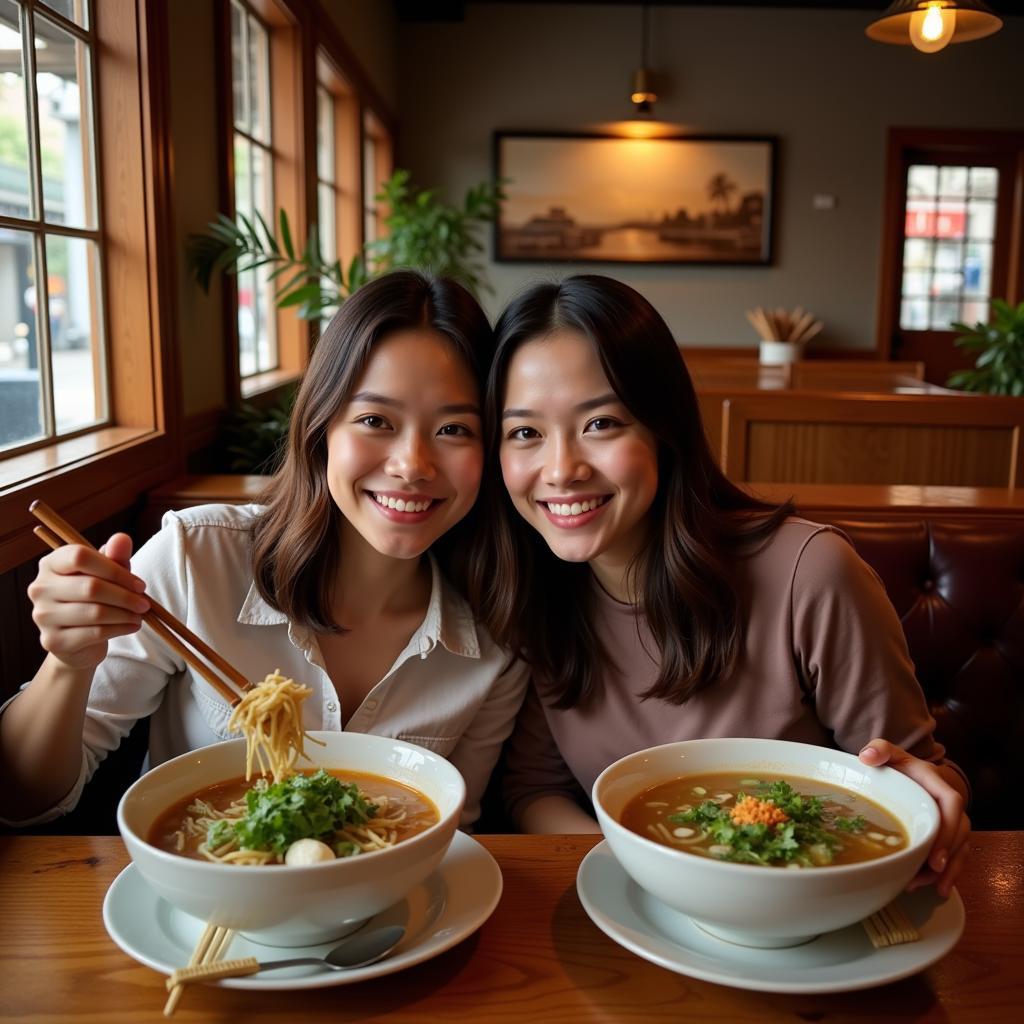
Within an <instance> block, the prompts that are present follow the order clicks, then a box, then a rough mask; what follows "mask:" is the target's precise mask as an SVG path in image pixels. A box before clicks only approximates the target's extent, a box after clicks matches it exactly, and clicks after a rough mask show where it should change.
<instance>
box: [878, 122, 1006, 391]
mask: <svg viewBox="0 0 1024 1024" xmlns="http://www.w3.org/2000/svg"><path fill="white" fill-rule="evenodd" d="M915 152H917V153H920V152H924V153H925V154H927V156H928V157H929V162H933V161H931V160H930V158H931V157H932V156H935V155H941V156H942V158H943V159H945V161H946V163H948V164H951V165H955V164H957V161H958V160H959V161H963V162H965V163H967V164H971V163H980V162H984V161H985V160H987V159H997V160H998V161H999V162H1000V163H1001V164H1002V168H1003V173H1002V174H1001V175H1000V183H999V192H998V196H997V204H998V206H997V210H1001V211H1002V216H1003V217H1004V218H1005V220H1006V225H1007V227H1006V231H1005V233H1004V237H1003V238H1002V239H1001V240H1000V244H998V245H997V247H996V249H995V250H994V252H993V267H992V283H991V296H992V297H993V298H1006V299H1007V300H1008V301H1009V302H1012V303H1016V302H1020V301H1021V298H1022V297H1024V132H1012V131H977V130H959V129H942V128H890V129H889V140H888V151H887V157H886V175H885V203H884V210H885V213H884V222H883V233H882V259H881V276H880V281H879V302H878V320H877V332H876V347H877V351H878V356H879V358H881V359H892V358H896V359H911V358H912V359H925V361H926V363H928V364H929V367H928V374H927V376H928V379H929V380H931V381H934V382H935V383H939V384H944V383H945V380H946V377H947V376H948V373H949V372H950V371H952V370H953V369H957V368H960V367H961V366H971V365H973V360H972V359H971V358H970V356H969V354H967V353H962V352H960V350H958V349H954V348H953V347H952V339H953V338H954V336H955V333H956V332H955V331H938V330H922V331H914V332H913V333H914V334H915V335H918V336H920V337H921V338H922V339H923V341H924V343H925V345H927V346H929V348H932V349H934V355H933V357H932V358H931V359H927V358H926V357H925V356H923V355H921V354H919V353H918V351H917V350H916V349H913V348H911V349H908V348H907V346H906V345H905V344H902V331H901V328H900V325H899V318H900V305H901V295H900V290H901V289H900V286H901V283H902V271H903V245H904V240H905V238H904V235H905V210H906V198H907V197H906V178H907V167H908V166H909V165H910V163H912V162H913V161H914V158H915V157H914V154H915ZM1007 175H1008V176H1007ZM997 215H998V214H997ZM943 342H946V343H947V344H946V345H945V346H943V345H942V343H943Z"/></svg>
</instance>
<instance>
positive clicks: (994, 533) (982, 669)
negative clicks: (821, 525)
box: [809, 515, 1024, 828]
mask: <svg viewBox="0 0 1024 1024" xmlns="http://www.w3.org/2000/svg"><path fill="white" fill-rule="evenodd" d="M809 517H810V518H816V519H819V520H821V519H822V518H824V517H821V516H813V515H812V516H809ZM828 519H829V521H830V522H832V524H833V525H835V526H837V527H838V528H839V529H841V530H843V531H844V533H846V534H847V536H848V537H849V538H850V540H851V541H852V542H853V544H854V546H855V547H856V548H857V551H858V552H859V554H860V556H861V557H862V558H863V559H864V560H865V561H866V562H867V563H868V564H869V565H871V566H872V567H873V568H874V570H875V571H876V572H877V573H878V575H879V576H880V577H881V579H882V582H883V583H884V584H885V588H886V590H887V591H888V594H889V598H890V600H891V601H892V603H893V605H894V606H895V608H896V611H897V613H898V614H899V617H900V621H901V622H902V623H903V631H904V634H905V635H906V638H907V645H908V647H909V649H910V655H911V657H912V658H913V661H914V665H915V668H916V670H917V677H918V679H919V681H920V683H921V686H922V687H923V689H924V692H925V695H926V696H927V698H928V703H929V705H930V707H931V711H932V714H933V715H934V716H935V720H936V723H937V725H936V735H937V737H938V739H939V740H940V741H941V742H942V743H943V744H945V746H946V749H947V755H948V756H949V757H950V758H951V759H952V760H954V761H955V762H956V763H957V764H958V765H960V767H961V768H963V769H964V771H965V772H966V773H967V775H968V778H969V779H970V781H971V786H972V790H973V793H972V803H971V808H970V815H971V820H972V823H973V824H974V826H975V827H976V828H1024V800H1022V799H1021V795H1020V794H1021V782H1022V780H1024V519H1022V518H1019V517H1017V518H1014V517H1006V518H1005V519H997V518H979V519H977V520H974V521H971V520H964V519H950V520H943V519H941V518H921V519H908V518H905V517H904V518H898V519H896V518H894V519H892V520H888V521H887V520H881V519H875V518H873V517H872V518H863V519H855V518H843V517H839V516H837V517H834V518H833V517H831V516H829V517H828Z"/></svg>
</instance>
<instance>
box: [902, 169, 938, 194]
mask: <svg viewBox="0 0 1024 1024" xmlns="http://www.w3.org/2000/svg"><path fill="white" fill-rule="evenodd" d="M938 187H939V169H938V168H937V167H931V166H927V165H924V164H912V165H911V166H910V168H909V169H908V171H907V196H908V197H911V196H934V195H935V194H936V192H937V191H938Z"/></svg>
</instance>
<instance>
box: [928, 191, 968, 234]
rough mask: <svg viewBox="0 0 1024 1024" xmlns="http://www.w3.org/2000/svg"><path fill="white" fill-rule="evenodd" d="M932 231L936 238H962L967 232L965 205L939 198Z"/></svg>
mask: <svg viewBox="0 0 1024 1024" xmlns="http://www.w3.org/2000/svg"><path fill="white" fill-rule="evenodd" d="M932 233H933V234H934V235H935V237H936V238H963V237H964V235H966V234H967V207H966V205H965V204H964V203H957V202H948V201H942V200H940V201H939V206H938V209H937V210H936V213H935V223H934V229H933V231H932Z"/></svg>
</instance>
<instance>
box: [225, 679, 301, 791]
mask: <svg viewBox="0 0 1024 1024" xmlns="http://www.w3.org/2000/svg"><path fill="white" fill-rule="evenodd" d="M312 692H313V691H312V690H311V689H310V688H309V687H308V686H303V685H302V684H301V683H296V682H295V681H294V680H292V679H288V678H287V677H285V676H283V675H281V673H280V671H279V670H277V669H275V670H274V671H273V672H271V673H270V675H268V676H267V677H266V679H264V680H263V682H261V683H256V684H255V685H254V686H252V687H250V688H249V689H248V690H246V691H245V694H244V695H243V697H242V699H241V701H239V703H238V705H237V706H236V707H235V710H234V711H233V712H232V715H231V718H230V720H229V721H228V729H229V730H230V731H232V732H241V733H242V735H243V736H245V778H246V781H248V780H249V779H250V778H252V768H253V761H257V762H258V763H259V770H260V772H261V773H262V774H263V775H267V774H269V775H271V776H272V777H273V779H274V781H275V782H280V781H281V780H282V779H284V778H285V776H287V775H290V774H291V772H292V770H293V768H294V766H295V762H296V761H297V760H298V759H299V758H300V757H305V756H306V754H305V750H304V748H303V743H304V741H305V739H306V733H305V731H304V730H303V728H302V702H303V701H304V700H305V699H306V698H307V697H308V696H309V695H310V694H311V693H312ZM314 742H319V741H318V740H314Z"/></svg>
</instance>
